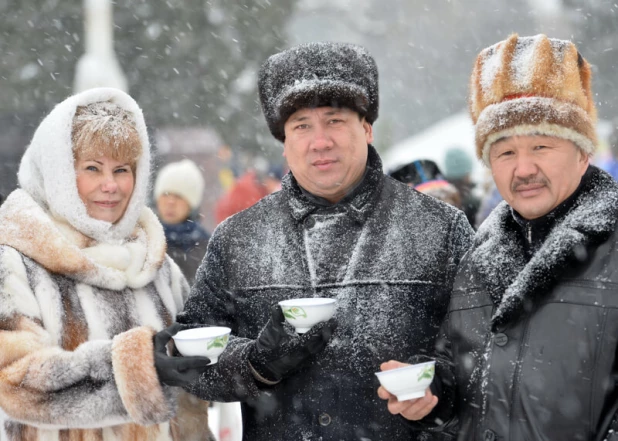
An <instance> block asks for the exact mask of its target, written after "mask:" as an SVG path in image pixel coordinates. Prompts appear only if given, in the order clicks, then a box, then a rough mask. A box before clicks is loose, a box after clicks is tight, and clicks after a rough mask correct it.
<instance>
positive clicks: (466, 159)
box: [444, 147, 481, 225]
mask: <svg viewBox="0 0 618 441" xmlns="http://www.w3.org/2000/svg"><path fill="white" fill-rule="evenodd" d="M472 161H473V159H472V157H471V156H470V155H469V154H468V152H466V151H465V150H464V149H462V148H459V147H453V148H450V149H448V150H447V151H446V153H445V155H444V177H445V178H446V180H448V181H449V182H450V183H451V184H453V185H454V186H455V187H456V188H457V190H458V191H459V194H460V195H461V207H460V208H461V209H462V210H463V212H464V213H465V214H466V217H467V218H468V222H470V225H474V224H475V222H476V214H477V212H478V210H479V206H480V204H481V200H480V198H479V197H478V196H477V195H476V194H474V187H475V184H474V182H472V178H471V177H470V173H471V172H472V166H473V162H472Z"/></svg>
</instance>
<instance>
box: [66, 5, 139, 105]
mask: <svg viewBox="0 0 618 441" xmlns="http://www.w3.org/2000/svg"><path fill="white" fill-rule="evenodd" d="M84 17H85V20H84V34H85V48H86V52H85V53H84V55H82V57H81V58H80V59H79V61H78V62H77V66H76V69H75V80H74V83H73V91H74V92H75V93H78V92H82V91H84V90H87V89H91V88H93V87H114V88H116V89H120V90H123V91H125V92H127V91H128V89H129V88H128V84H127V78H126V76H125V75H124V73H123V72H122V69H121V68H120V63H118V59H117V58H116V54H115V53H114V18H113V12H112V3H111V0H84Z"/></svg>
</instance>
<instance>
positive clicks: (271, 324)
mask: <svg viewBox="0 0 618 441" xmlns="http://www.w3.org/2000/svg"><path fill="white" fill-rule="evenodd" d="M284 321H285V319H284V317H283V311H282V310H281V307H280V306H279V305H273V306H272V307H271V309H270V320H269V321H268V323H266V326H265V327H264V329H262V331H261V332H260V335H258V338H257V340H256V341H255V343H254V344H253V347H252V348H251V350H250V352H249V362H250V363H251V366H252V367H253V369H255V370H256V371H257V373H258V374H259V375H260V376H261V377H262V378H264V379H266V380H267V381H268V382H272V383H275V382H278V381H281V379H282V378H284V377H286V376H287V375H288V374H290V373H291V372H293V371H294V370H295V369H297V368H299V367H300V366H301V365H302V364H303V363H305V362H306V361H307V360H308V359H309V358H310V357H312V356H313V355H314V354H317V353H318V352H320V351H322V350H323V349H324V348H325V347H326V344H327V343H328V341H329V340H330V338H331V337H332V335H333V332H334V331H335V329H336V328H337V321H336V320H335V319H334V318H332V319H330V320H329V321H327V322H321V323H318V324H317V325H315V326H313V327H312V328H311V329H310V330H309V331H308V332H306V333H304V334H302V335H301V336H297V335H294V334H291V333H288V332H287V331H286V330H285V328H284V327H283V323H284Z"/></svg>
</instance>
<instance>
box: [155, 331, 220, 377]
mask: <svg viewBox="0 0 618 441" xmlns="http://www.w3.org/2000/svg"><path fill="white" fill-rule="evenodd" d="M185 328H186V326H183V325H181V324H180V323H174V324H173V325H172V326H170V327H169V328H166V329H164V330H163V331H161V332H158V333H156V334H155V335H154V337H153V342H154V364H155V369H156V370H157V375H158V376H159V381H160V382H161V383H163V384H167V385H168V386H176V387H185V386H188V385H189V384H191V383H193V382H194V381H195V380H197V379H198V378H199V377H200V375H202V373H204V372H205V371H206V369H208V368H207V366H208V363H210V359H209V358H207V357H180V356H179V357H171V356H169V355H167V343H168V342H169V341H170V340H171V338H172V336H173V335H175V334H176V333H177V332H178V331H181V330H183V329H185Z"/></svg>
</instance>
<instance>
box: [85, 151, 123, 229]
mask: <svg viewBox="0 0 618 441" xmlns="http://www.w3.org/2000/svg"><path fill="white" fill-rule="evenodd" d="M75 175H76V180H77V192H78V193H79V197H80V199H81V200H82V202H83V203H84V205H85V206H86V210H87V212H88V215H89V216H90V217H92V218H94V219H97V220H101V221H106V222H111V223H116V222H118V221H119V220H120V218H122V215H123V214H124V212H125V210H126V208H127V205H129V200H130V199H131V195H132V194H133V187H134V186H135V177H134V176H133V171H132V169H131V166H130V164H128V163H123V162H120V161H117V160H115V159H112V158H109V157H107V156H102V157H99V158H77V159H76V160H75Z"/></svg>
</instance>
